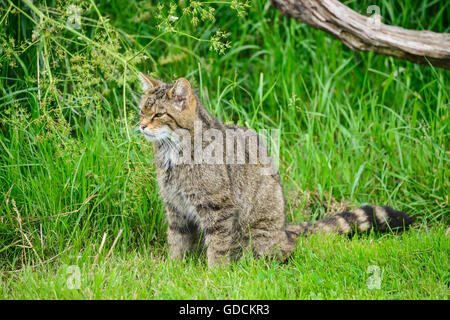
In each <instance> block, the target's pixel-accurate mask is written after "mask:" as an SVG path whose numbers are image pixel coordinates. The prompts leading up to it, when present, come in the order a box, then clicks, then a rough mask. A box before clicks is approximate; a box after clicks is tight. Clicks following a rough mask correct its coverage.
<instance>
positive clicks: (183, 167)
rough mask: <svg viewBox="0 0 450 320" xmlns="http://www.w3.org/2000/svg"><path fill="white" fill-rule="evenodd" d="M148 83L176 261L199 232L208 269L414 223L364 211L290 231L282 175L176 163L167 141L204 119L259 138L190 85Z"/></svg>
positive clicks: (146, 112) (143, 112)
mask: <svg viewBox="0 0 450 320" xmlns="http://www.w3.org/2000/svg"><path fill="white" fill-rule="evenodd" d="M141 80H142V82H143V88H144V94H143V96H142V101H141V103H140V116H141V120H140V126H141V128H140V129H141V132H142V133H144V134H145V137H146V138H147V139H148V140H150V141H153V142H154V148H155V162H156V168H157V169H156V174H157V180H158V184H159V188H160V194H161V197H162V199H163V201H164V203H165V207H166V214H167V220H168V230H167V234H168V246H169V252H170V257H171V258H174V259H175V258H181V257H183V255H184V254H185V253H186V252H188V251H189V250H191V249H192V248H194V247H195V246H196V245H197V244H198V241H199V237H200V234H203V237H204V244H205V245H206V248H207V258H208V265H210V266H212V265H215V264H218V263H227V262H228V261H229V260H230V258H232V257H238V256H239V255H240V254H241V253H242V251H243V250H246V249H251V251H252V252H253V254H254V255H255V256H257V257H262V256H275V257H277V258H279V259H280V260H284V259H286V258H287V257H288V256H289V255H290V253H291V252H292V251H293V250H294V248H295V247H296V245H297V240H298V238H299V237H300V236H302V235H307V234H311V233H314V232H326V233H338V234H352V233H355V232H365V231H367V230H370V229H376V230H379V231H388V230H390V229H394V228H404V227H406V226H408V225H410V224H411V223H412V222H413V220H412V219H411V218H410V217H409V216H407V215H406V214H404V213H403V212H400V211H395V210H393V209H391V208H390V207H371V206H364V207H361V208H359V209H356V210H353V211H350V212H342V213H339V214H337V215H335V216H332V217H328V218H325V219H322V220H318V221H315V222H314V223H311V222H309V223H303V224H299V225H286V215H285V203H284V196H283V188H282V186H281V182H280V177H279V174H278V173H277V172H276V173H274V174H272V175H261V173H260V169H261V167H262V166H264V165H262V164H261V163H259V162H258V163H255V164H249V163H245V164H205V163H201V164H195V163H191V164H174V163H173V159H174V157H177V154H179V150H178V149H175V151H174V149H173V148H172V147H171V145H170V144H168V143H167V141H166V140H164V139H167V132H172V131H173V130H175V129H177V128H184V129H186V130H189V132H190V133H192V134H193V130H194V124H193V123H194V121H195V120H200V121H201V123H202V129H203V130H205V129H210V128H214V129H217V130H219V131H221V132H224V131H225V130H226V129H242V130H244V132H247V133H254V132H253V131H248V130H250V129H247V128H240V127H238V126H230V125H225V124H223V123H221V122H219V121H218V120H217V119H215V118H214V117H213V116H212V115H210V114H209V113H208V111H207V110H206V109H205V108H204V107H203V106H202V105H201V103H200V101H199V99H198V97H197V96H196V95H195V94H194V93H193V91H192V89H191V86H190V84H189V82H188V81H187V80H186V79H179V80H177V82H176V83H175V84H174V85H170V84H166V83H163V82H160V81H158V80H154V79H151V78H149V77H148V76H146V75H144V74H141ZM258 139H259V138H258ZM258 143H260V141H259V140H258ZM205 146H206V145H205ZM191 156H192V157H193V155H191ZM246 157H247V155H246Z"/></svg>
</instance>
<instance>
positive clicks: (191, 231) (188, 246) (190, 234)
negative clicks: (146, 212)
mask: <svg viewBox="0 0 450 320" xmlns="http://www.w3.org/2000/svg"><path fill="white" fill-rule="evenodd" d="M166 213H167V217H168V228H167V243H168V246H169V257H170V258H171V259H174V260H175V259H182V258H183V257H184V256H185V254H186V253H187V252H189V251H190V250H192V249H193V248H194V247H195V246H196V245H197V244H198V239H199V237H198V229H197V227H196V226H195V225H194V224H193V222H192V221H189V220H187V219H186V218H185V217H183V216H180V215H178V214H176V213H174V212H173V211H170V210H167V212H166Z"/></svg>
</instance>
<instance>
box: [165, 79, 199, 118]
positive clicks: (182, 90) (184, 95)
mask: <svg viewBox="0 0 450 320" xmlns="http://www.w3.org/2000/svg"><path fill="white" fill-rule="evenodd" d="M168 95H169V98H170V99H174V100H176V101H177V102H179V103H180V107H181V111H183V110H185V109H186V108H188V109H190V108H193V107H195V97H194V95H193V93H192V88H191V84H190V83H189V81H187V80H186V79H185V78H180V79H178V80H177V81H176V82H175V84H174V85H173V87H172V88H171V89H170V90H169V92H168Z"/></svg>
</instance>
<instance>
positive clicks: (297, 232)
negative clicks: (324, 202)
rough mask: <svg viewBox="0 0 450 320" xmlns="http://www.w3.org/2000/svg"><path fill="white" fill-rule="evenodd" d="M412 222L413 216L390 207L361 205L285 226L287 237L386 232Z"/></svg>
mask: <svg viewBox="0 0 450 320" xmlns="http://www.w3.org/2000/svg"><path fill="white" fill-rule="evenodd" d="M413 222H414V218H412V217H410V216H408V215H407V214H406V213H404V212H401V211H396V210H394V209H392V208H391V207H387V206H385V207H372V206H363V207H361V208H358V209H355V210H352V211H344V212H341V213H338V214H336V215H334V216H332V217H327V218H324V219H321V220H317V221H314V222H306V223H303V224H299V225H289V226H287V227H286V232H287V234H288V236H289V238H291V237H294V238H296V237H299V236H301V235H307V234H312V233H316V232H324V233H337V234H354V233H355V232H358V233H361V232H366V231H369V230H375V231H380V232H386V231H390V230H403V229H404V228H406V227H408V226H410V225H411V224H412V223H413Z"/></svg>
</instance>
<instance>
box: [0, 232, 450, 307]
mask: <svg viewBox="0 0 450 320" xmlns="http://www.w3.org/2000/svg"><path fill="white" fill-rule="evenodd" d="M449 249H450V246H449V241H448V239H447V238H446V237H445V235H444V232H443V229H432V230H425V229H420V230H419V229H417V230H414V232H410V233H408V234H404V235H400V236H392V235H387V236H384V237H382V238H379V237H371V236H370V237H363V238H360V239H353V240H350V239H346V238H342V237H324V236H314V237H312V238H310V239H308V240H306V241H303V242H302V243H301V246H299V248H298V250H297V252H296V254H295V255H294V256H293V257H292V259H291V260H290V261H289V262H287V263H285V264H279V263H277V262H273V261H264V260H255V259H253V258H251V257H247V258H245V259H243V260H241V261H239V262H238V263H236V264H233V265H231V266H229V267H226V268H217V269H212V270H211V269H208V267H207V265H206V261H205V260H204V259H199V257H198V256H197V255H192V256H191V257H189V258H188V259H186V260H185V261H183V262H182V263H174V262H173V261H170V260H168V259H166V256H165V255H164V254H161V252H160V250H159V249H157V248H147V250H148V251H144V252H143V251H141V250H137V251H132V252H129V253H124V254H120V255H115V256H113V257H110V258H109V259H105V256H103V257H101V258H99V260H98V263H96V264H93V260H94V259H95V257H93V256H95V252H93V251H92V250H89V249H87V250H85V251H83V252H73V253H72V254H71V255H66V256H65V257H64V258H61V259H60V261H59V262H58V263H52V264H45V265H43V266H37V267H35V268H31V267H24V269H23V270H21V271H19V272H13V273H11V274H9V275H8V276H4V277H3V279H2V280H1V282H0V295H1V296H2V297H4V298H6V299H8V298H16V299H17V298H18V299H34V298H37V297H39V298H41V299H448V293H449V292H448V281H449V272H448V254H449ZM71 266H72V268H73V266H78V267H79V275H80V277H79V282H76V281H75V280H73V279H74V275H75V274H76V271H74V270H73V269H70V268H71ZM374 266H375V267H374ZM371 268H378V270H379V273H378V274H379V279H380V280H379V287H372V286H369V285H368V281H370V280H369V278H371V277H376V276H377V271H371ZM446 282H447V284H446Z"/></svg>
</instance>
